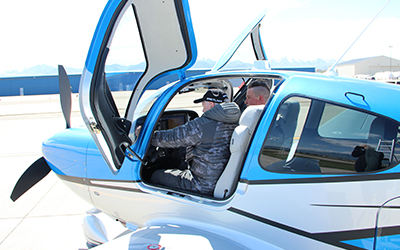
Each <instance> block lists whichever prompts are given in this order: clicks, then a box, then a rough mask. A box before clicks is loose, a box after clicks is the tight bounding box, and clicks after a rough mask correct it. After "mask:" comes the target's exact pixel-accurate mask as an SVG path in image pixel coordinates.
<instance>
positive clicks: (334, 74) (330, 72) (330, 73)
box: [325, 0, 390, 76]
mask: <svg viewBox="0 0 400 250" xmlns="http://www.w3.org/2000/svg"><path fill="white" fill-rule="evenodd" d="M389 2H390V0H388V1H387V2H386V4H385V5H383V7H382V8H381V9H380V10H379V12H378V13H377V14H376V15H375V16H374V18H372V20H371V21H370V22H369V23H368V25H367V27H365V28H364V30H363V31H362V32H361V33H360V35H358V37H357V38H356V40H354V42H353V43H352V44H351V45H350V47H349V48H348V49H347V50H346V51H345V52H344V53H343V55H342V56H341V57H340V58H339V60H337V61H336V62H335V63H334V64H333V65H332V66H331V67H329V69H328V70H327V71H326V72H325V74H326V75H331V76H332V75H333V76H336V75H337V73H336V72H335V67H336V65H337V64H338V63H339V62H340V60H342V58H343V57H344V55H346V54H347V51H349V50H350V48H351V47H352V46H353V44H355V43H356V42H357V40H358V38H360V36H361V35H362V34H363V33H364V31H365V30H366V29H368V27H369V26H370V25H371V23H372V22H373V21H374V20H375V18H376V17H377V16H378V15H379V14H380V13H381V12H382V10H383V9H384V8H385V7H386V5H388V3H389Z"/></svg>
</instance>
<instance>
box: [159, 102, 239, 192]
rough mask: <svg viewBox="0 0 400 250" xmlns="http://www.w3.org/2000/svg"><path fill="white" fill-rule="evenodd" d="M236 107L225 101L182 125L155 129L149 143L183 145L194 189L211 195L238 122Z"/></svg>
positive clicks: (224, 162) (225, 161)
mask: <svg viewBox="0 0 400 250" xmlns="http://www.w3.org/2000/svg"><path fill="white" fill-rule="evenodd" d="M239 118H240V109H239V107H238V106H237V105H236V103H233V102H228V103H222V104H217V105H215V107H214V108H212V109H210V110H208V111H206V112H204V114H203V115H202V116H201V117H199V118H196V119H194V120H192V121H189V122H187V123H186V124H184V125H182V126H179V127H176V128H174V129H170V130H164V131H156V132H155V134H154V136H153V139H152V145H154V146H156V147H164V148H178V147H186V161H187V162H189V161H191V162H190V171H191V173H192V175H193V179H192V181H193V184H194V187H195V188H196V190H191V191H195V192H200V193H204V194H209V195H211V194H212V193H213V191H214V187H215V184H216V182H217V180H218V178H219V176H220V175H221V173H222V171H223V170H224V168H225V165H226V164H227V162H228V160H229V156H230V151H229V144H230V139H231V136H232V133H233V130H234V129H235V127H236V126H237V125H238V121H239Z"/></svg>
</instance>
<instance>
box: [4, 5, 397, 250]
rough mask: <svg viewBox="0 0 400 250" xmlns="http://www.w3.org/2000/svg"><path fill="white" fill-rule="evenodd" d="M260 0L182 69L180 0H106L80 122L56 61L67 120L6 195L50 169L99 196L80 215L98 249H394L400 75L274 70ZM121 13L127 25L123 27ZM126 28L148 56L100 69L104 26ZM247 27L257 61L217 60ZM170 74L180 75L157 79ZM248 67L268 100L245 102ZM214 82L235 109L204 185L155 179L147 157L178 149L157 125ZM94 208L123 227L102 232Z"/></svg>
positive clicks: (88, 196)
mask: <svg viewBox="0 0 400 250" xmlns="http://www.w3.org/2000/svg"><path fill="white" fill-rule="evenodd" d="M265 14H266V11H263V12H262V13H261V14H260V15H259V16H258V17H257V18H256V19H255V20H254V21H253V22H251V23H250V24H249V26H248V27H247V28H246V29H245V31H243V32H242V33H241V34H240V36H239V37H238V38H237V40H235V42H234V43H233V44H232V46H231V47H230V48H229V49H228V50H227V52H226V53H225V54H224V55H223V56H222V58H221V60H220V61H218V62H217V63H216V64H215V66H214V68H213V69H212V70H211V71H210V72H207V73H205V74H202V75H196V76H187V75H186V73H185V72H186V70H187V69H189V68H190V67H191V66H193V64H194V62H195V61H196V57H197V47H196V40H195V36H194V30H193V26H192V22H191V17H190V9H189V4H188V1H187V0H174V1H172V0H163V1H156V0H109V1H108V3H107V5H106V7H105V9H104V11H103V13H102V16H101V18H100V20H99V23H98V25H97V28H96V31H95V33H94V36H93V40H92V43H91V46H90V49H89V52H88V56H87V59H86V62H85V68H84V71H83V74H82V78H81V82H80V89H79V98H80V100H79V101H80V110H81V115H82V117H83V120H84V122H85V126H81V127H73V126H72V124H71V119H70V112H71V101H70V96H71V92H70V88H69V82H68V77H67V75H66V72H65V70H64V69H63V67H62V66H59V79H60V95H61V105H62V110H63V113H64V117H65V120H66V124H67V126H66V127H67V128H66V129H65V130H63V131H61V132H60V133H57V134H55V135H54V136H52V137H50V138H48V139H47V140H45V141H44V142H43V150H42V151H43V157H41V158H40V159H38V160H37V161H36V162H35V163H33V164H32V165H31V166H30V167H29V168H28V169H27V170H26V172H25V173H24V174H23V175H22V176H21V177H20V179H19V181H18V182H17V184H16V185H15V188H14V190H13V193H12V194H11V199H12V200H13V201H16V200H17V199H18V198H19V197H20V196H21V195H23V194H24V193H25V192H26V191H28V190H29V189H30V188H31V187H32V186H33V185H35V184H36V183H37V182H39V181H40V180H41V179H42V178H44V177H45V176H46V175H47V174H48V173H49V172H50V171H53V172H54V173H55V174H56V175H57V177H58V178H59V179H61V180H62V181H63V183H64V184H65V185H66V186H67V187H68V188H70V189H71V190H72V191H73V192H75V193H76V194H77V195H78V196H80V197H81V198H82V199H84V200H85V201H87V202H88V203H90V204H92V205H93V206H94V207H95V208H94V209H93V210H91V211H88V214H87V216H86V217H85V218H84V223H83V228H84V233H85V237H86V239H87V241H88V245H89V246H94V247H96V249H97V248H99V249H119V248H120V249H184V248H185V249H187V248H190V249H398V248H399V246H400V237H399V236H400V226H399V225H400V216H399V211H400V182H399V179H400V165H399V160H400V147H399V146H400V145H399V144H400V143H399V138H400V114H399V112H397V109H396V107H397V105H398V101H397V98H398V96H399V94H400V89H399V87H398V86H396V85H391V84H387V83H380V82H372V81H367V80H362V79H355V78H346V77H340V76H337V75H336V74H334V69H333V68H331V69H330V71H329V72H328V74H320V73H307V72H295V71H284V70H280V71H277V70H272V69H271V68H270V67H269V64H268V59H267V56H266V53H265V50H264V47H263V45H262V41H261V36H260V22H261V20H262V19H263V17H264V16H265ZM126 17H127V18H128V19H126ZM124 25H127V27H129V28H130V29H125V28H123V29H121V30H119V28H120V27H123V26H124ZM134 30H135V31H136V30H137V32H138V34H139V36H138V39H139V40H140V41H141V44H142V48H143V57H144V58H145V60H146V69H145V71H144V72H143V74H142V75H141V76H140V78H139V79H138V80H137V81H135V82H132V81H131V79H132V78H130V77H129V74H118V73H115V72H108V71H107V63H108V58H109V57H110V56H111V55H112V53H113V52H114V51H113V41H116V40H114V39H117V36H118V35H122V37H123V38H125V39H126V37H129V36H128V35H129V34H125V33H124V32H134ZM120 31H122V32H123V33H121V32H120ZM247 37H250V38H251V44H252V46H253V48H254V54H255V59H256V61H255V63H254V67H253V68H252V69H246V70H235V69H230V70H227V69H225V68H224V66H225V65H226V64H227V62H228V61H229V60H230V59H231V58H232V55H233V54H234V52H235V51H236V50H237V48H238V47H239V46H240V45H241V44H242V43H243V41H244V40H245V39H246V38H247ZM129 56H136V54H126V57H129ZM171 75H174V76H176V77H177V78H178V80H176V81H173V82H169V81H167V80H165V79H166V78H167V77H169V76H171ZM124 79H125V81H126V82H124V83H123V84H125V85H123V86H129V88H130V90H131V91H130V92H129V93H130V98H129V101H128V102H127V103H122V104H121V103H120V102H119V99H118V93H115V92H111V91H110V84H114V83H117V84H119V83H120V81H122V80H124ZM255 79H263V80H264V81H265V82H267V83H268V84H269V86H270V88H271V95H270V98H269V99H268V102H267V103H266V104H265V105H256V106H249V107H246V105H245V104H244V101H245V99H246V89H247V85H248V84H249V83H250V82H251V81H254V80H255ZM160 82H161V83H162V84H160ZM212 88H218V89H221V90H223V91H224V92H225V93H226V94H227V95H228V97H229V98H230V101H233V102H236V103H237V104H238V106H239V107H240V108H241V110H242V115H241V118H240V121H239V124H238V126H237V127H236V128H235V130H234V132H233V135H232V138H231V143H230V146H229V147H230V151H231V156H230V159H229V161H228V163H227V165H226V167H225V169H224V171H223V172H222V174H221V176H220V178H219V180H218V181H217V183H216V186H215V189H214V193H213V195H203V194H198V193H194V192H188V191H185V190H179V189H173V188H170V187H167V186H161V185H155V184H153V183H151V182H150V180H149V177H150V175H151V173H152V172H153V171H154V170H155V169H157V168H159V167H160V165H162V166H172V167H173V166H176V165H179V164H180V163H181V162H182V161H183V159H182V154H183V153H184V150H185V149H184V148H178V149H172V148H157V147H154V146H152V145H151V143H150V142H151V138H152V135H153V132H154V131H155V130H165V129H171V128H173V127H176V126H179V125H182V124H185V123H186V122H188V121H190V120H193V119H196V118H197V117H199V116H201V115H202V112H201V109H199V108H200V107H199V105H196V104H192V100H194V99H197V98H199V97H202V96H203V94H204V93H205V92H206V91H207V90H208V89H212ZM124 105H126V106H125V107H124ZM121 110H122V111H125V114H124V115H123V116H121V114H120V111H121ZM99 213H103V214H106V215H107V216H109V217H111V218H112V219H114V220H115V221H118V222H119V223H121V224H122V225H124V226H125V227H126V228H127V231H126V232H125V233H123V234H121V235H119V236H118V237H117V238H115V239H108V237H107V232H106V229H105V227H104V225H103V223H102V222H101V220H100V219H99V217H98V216H97V215H98V214H99Z"/></svg>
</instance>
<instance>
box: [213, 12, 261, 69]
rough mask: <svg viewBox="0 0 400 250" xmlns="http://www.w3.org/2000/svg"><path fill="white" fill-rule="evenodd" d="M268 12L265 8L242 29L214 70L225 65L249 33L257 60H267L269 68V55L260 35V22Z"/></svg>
mask: <svg viewBox="0 0 400 250" xmlns="http://www.w3.org/2000/svg"><path fill="white" fill-rule="evenodd" d="M266 13H267V10H264V11H263V12H262V13H261V14H260V15H258V16H257V18H255V19H254V20H253V21H252V22H251V23H250V24H249V25H248V26H247V27H246V28H245V29H244V30H243V31H242V33H241V34H240V35H239V36H238V37H237V38H236V40H235V41H234V42H233V43H232V45H231V46H230V47H229V48H228V49H227V50H226V51H225V53H224V54H223V55H222V56H221V58H220V59H219V60H218V62H217V63H216V64H215V65H214V67H213V69H212V71H218V70H220V69H221V68H222V67H224V66H225V65H226V64H227V63H228V62H229V60H230V59H231V58H232V56H233V54H235V52H236V51H237V49H238V48H239V47H240V45H241V44H242V43H243V41H244V40H245V39H246V38H247V37H248V36H249V35H250V36H251V43H252V45H253V50H254V54H255V57H256V60H263V61H266V63H267V68H269V65H268V60H267V56H266V55H265V51H264V47H263V45H262V41H261V37H260V22H261V21H262V20H263V18H264V16H265V14H266Z"/></svg>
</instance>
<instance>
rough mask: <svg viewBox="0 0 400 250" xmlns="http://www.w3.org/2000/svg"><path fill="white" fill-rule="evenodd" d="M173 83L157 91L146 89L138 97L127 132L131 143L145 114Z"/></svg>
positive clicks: (144, 118)
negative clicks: (129, 128)
mask: <svg viewBox="0 0 400 250" xmlns="http://www.w3.org/2000/svg"><path fill="white" fill-rule="evenodd" d="M172 84H173V83H170V84H167V85H165V86H164V87H161V88H159V89H156V90H154V89H147V90H146V91H145V92H144V93H143V95H142V96H141V97H140V100H139V103H138V105H137V107H136V109H135V112H134V114H133V119H132V127H131V130H130V132H129V137H130V138H131V139H132V142H133V143H135V141H136V138H137V136H138V134H139V132H140V128H141V126H142V125H143V123H144V121H145V120H146V117H147V114H148V113H149V111H150V109H151V107H152V106H153V104H154V102H155V101H156V100H157V99H158V98H159V97H160V95H161V94H162V93H163V92H164V91H165V90H166V89H168V88H170V87H171V85H172Z"/></svg>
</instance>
